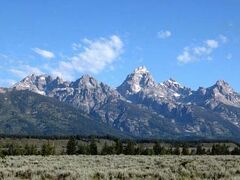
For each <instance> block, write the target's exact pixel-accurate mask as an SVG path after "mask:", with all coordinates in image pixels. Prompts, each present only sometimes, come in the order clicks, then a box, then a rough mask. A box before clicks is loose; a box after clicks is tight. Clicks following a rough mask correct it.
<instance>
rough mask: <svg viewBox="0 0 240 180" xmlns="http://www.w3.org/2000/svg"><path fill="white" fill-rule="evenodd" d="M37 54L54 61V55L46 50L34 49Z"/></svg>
mask: <svg viewBox="0 0 240 180" xmlns="http://www.w3.org/2000/svg"><path fill="white" fill-rule="evenodd" d="M32 50H33V51H34V52H35V53H37V54H38V55H40V56H42V57H43V58H46V59H52V58H54V57H55V55H54V53H53V52H51V51H47V50H44V49H39V48H33V49H32Z"/></svg>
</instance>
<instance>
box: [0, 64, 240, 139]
mask: <svg viewBox="0 0 240 180" xmlns="http://www.w3.org/2000/svg"><path fill="white" fill-rule="evenodd" d="M0 133H2V134H34V135H91V134H94V135H106V134H109V135H114V136H126V137H130V136H131V137H136V138H162V139H185V138H187V139H193V138H204V139H240V94H238V93H237V92H235V91H234V89H233V88H232V87H231V86H230V85H229V84H228V83H227V82H225V81H223V80H219V81H217V82H216V83H215V84H214V85H213V86H211V87H208V88H203V87H199V88H198V89H197V90H192V89H191V88H188V87H185V86H183V85H181V84H180V83H178V82H177V81H176V80H173V79H169V80H167V81H164V82H162V83H157V82H155V81H154V79H153V77H152V75H151V74H150V72H149V71H148V70H147V68H146V67H138V68H136V69H135V70H134V71H133V72H132V73H131V74H129V75H128V76H127V77H126V79H125V80H124V82H123V83H122V84H121V85H120V86H118V87H117V88H112V87H110V86H108V85H107V84H104V83H102V82H99V81H97V80H96V79H95V78H94V77H91V76H89V75H83V76H82V77H81V78H80V79H78V80H76V81H73V82H69V81H64V80H63V79H61V78H59V77H56V78H53V77H51V76H49V75H35V74H32V75H29V76H27V77H25V78H24V79H23V80H21V81H20V82H18V83H16V84H15V85H13V86H12V87H10V88H0Z"/></svg>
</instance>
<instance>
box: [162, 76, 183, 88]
mask: <svg viewBox="0 0 240 180" xmlns="http://www.w3.org/2000/svg"><path fill="white" fill-rule="evenodd" d="M163 84H164V85H166V86H167V87H173V86H174V87H179V88H180V87H181V88H183V86H182V85H181V84H180V83H178V82H177V81H176V80H175V79H173V78H170V79H168V80H166V81H164V82H163Z"/></svg>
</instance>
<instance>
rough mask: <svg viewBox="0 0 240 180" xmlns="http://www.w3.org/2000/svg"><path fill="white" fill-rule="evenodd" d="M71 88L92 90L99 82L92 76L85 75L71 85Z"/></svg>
mask: <svg viewBox="0 0 240 180" xmlns="http://www.w3.org/2000/svg"><path fill="white" fill-rule="evenodd" d="M71 86H72V87H83V86H84V87H86V88H88V87H89V88H93V87H98V86H99V82H98V81H97V80H96V79H95V78H94V77H92V76H90V75H88V74H85V75H83V76H82V77H81V78H79V79H77V80H76V81H74V82H72V83H71Z"/></svg>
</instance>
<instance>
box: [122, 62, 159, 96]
mask: <svg viewBox="0 0 240 180" xmlns="http://www.w3.org/2000/svg"><path fill="white" fill-rule="evenodd" d="M155 85H156V83H155V82H154V80H153V77H152V75H151V74H150V73H149V71H148V70H147V68H146V67H145V66H140V67H138V68H136V69H135V70H134V71H133V72H132V73H131V74H129V75H128V76H127V78H126V79H125V81H124V82H123V83H122V84H121V85H120V86H119V87H118V88H117V90H118V91H119V92H120V93H121V94H123V95H127V94H135V93H138V92H140V91H141V90H142V89H144V88H148V87H154V86H155Z"/></svg>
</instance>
